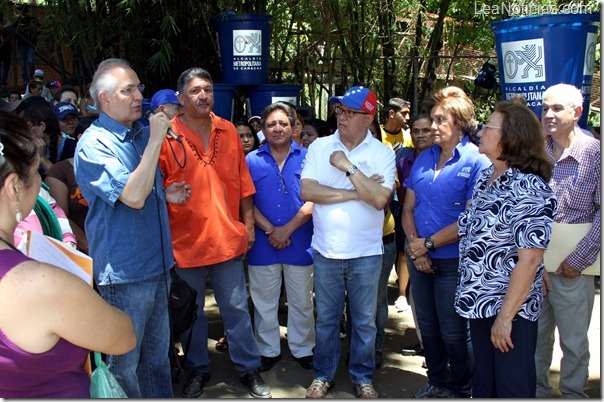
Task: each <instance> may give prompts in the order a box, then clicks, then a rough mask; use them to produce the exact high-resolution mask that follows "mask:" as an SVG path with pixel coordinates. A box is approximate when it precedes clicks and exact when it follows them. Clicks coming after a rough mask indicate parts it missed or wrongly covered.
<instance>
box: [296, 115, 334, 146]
mask: <svg viewBox="0 0 604 402" xmlns="http://www.w3.org/2000/svg"><path fill="white" fill-rule="evenodd" d="M330 134H331V133H330V131H329V126H328V125H327V122H325V121H323V120H321V119H309V120H306V122H305V123H304V127H303V128H302V132H301V133H300V139H301V141H300V145H302V146H303V147H304V148H308V147H309V146H310V144H312V143H313V141H314V140H316V139H317V138H321V137H327V136H328V135H330Z"/></svg>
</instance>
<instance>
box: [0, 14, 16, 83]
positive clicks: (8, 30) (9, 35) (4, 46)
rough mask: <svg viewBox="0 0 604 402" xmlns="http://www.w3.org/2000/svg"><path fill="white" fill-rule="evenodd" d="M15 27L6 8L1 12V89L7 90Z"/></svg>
mask: <svg viewBox="0 0 604 402" xmlns="http://www.w3.org/2000/svg"><path fill="white" fill-rule="evenodd" d="M14 36H15V26H14V24H13V21H11V18H10V17H9V16H7V15H5V10H4V7H3V8H2V9H1V10H0V87H2V88H6V86H7V84H8V72H9V71H10V65H11V56H12V54H13V38H14Z"/></svg>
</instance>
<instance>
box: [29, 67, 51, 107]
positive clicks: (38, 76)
mask: <svg viewBox="0 0 604 402" xmlns="http://www.w3.org/2000/svg"><path fill="white" fill-rule="evenodd" d="M31 78H32V79H31V80H30V83H31V82H33V81H36V82H39V83H40V84H41V85H42V86H41V93H40V94H39V95H38V94H37V93H31V92H30V91H31V90H30V89H29V85H28V86H27V87H26V89H25V94H24V96H23V97H24V98H29V97H30V96H42V97H43V98H44V99H45V100H46V102H47V103H50V102H51V101H52V95H51V94H50V89H48V88H47V87H46V85H45V84H44V70H41V69H37V70H36V71H35V72H34V75H33V77H31ZM36 87H37V86H36Z"/></svg>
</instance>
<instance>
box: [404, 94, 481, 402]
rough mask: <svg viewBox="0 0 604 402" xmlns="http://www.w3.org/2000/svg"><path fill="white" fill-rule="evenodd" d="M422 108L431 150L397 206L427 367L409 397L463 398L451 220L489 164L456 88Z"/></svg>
mask: <svg viewBox="0 0 604 402" xmlns="http://www.w3.org/2000/svg"><path fill="white" fill-rule="evenodd" d="M425 106H426V109H428V110H430V117H431V118H432V138H433V142H434V145H432V146H431V147H430V148H428V149H426V150H425V151H423V152H422V153H421V154H420V155H419V157H418V158H417V159H416V160H415V163H414V164H413V167H412V168H411V173H410V175H409V178H408V179H407V181H406V184H407V191H406V193H405V203H404V205H403V228H404V229H405V235H406V236H407V241H408V242H409V245H408V246H407V252H408V254H409V258H410V259H411V261H410V262H411V266H410V267H409V274H410V276H411V283H412V284H413V286H412V287H411V292H412V293H413V300H414V301H415V312H416V314H417V321H418V322H419V327H420V331H421V334H422V343H423V345H424V353H425V356H426V364H427V366H428V384H426V385H425V386H424V387H423V388H421V389H420V390H419V391H418V392H417V393H416V394H415V397H416V398H437V397H441V398H442V397H445V398H446V397H458V398H459V397H469V396H470V391H471V389H472V348H471V344H470V339H469V333H468V332H469V331H468V321H467V320H466V319H465V318H462V317H460V316H459V315H457V313H456V312H455V308H454V305H453V304H454V301H455V290H456V288H457V272H458V267H459V248H458V241H457V239H458V235H457V218H458V217H459V215H460V214H461V213H462V212H463V211H464V209H465V208H466V206H467V205H469V203H470V200H471V198H472V190H473V189H474V184H475V182H476V178H477V177H478V174H479V173H480V171H481V170H482V169H484V168H485V167H486V166H488V164H489V163H488V159H487V158H486V157H485V156H484V155H480V154H479V153H478V147H476V145H474V144H472V143H471V142H470V139H469V137H468V136H469V135H471V134H472V133H473V132H474V131H476V127H477V122H476V115H475V114H474V107H473V106H472V101H471V100H470V98H468V96H467V95H466V93H465V92H464V91H463V90H462V89H460V88H458V87H454V86H451V87H445V88H443V89H440V90H438V91H436V92H434V93H432V94H431V95H430V97H429V98H428V100H427V101H426V102H425Z"/></svg>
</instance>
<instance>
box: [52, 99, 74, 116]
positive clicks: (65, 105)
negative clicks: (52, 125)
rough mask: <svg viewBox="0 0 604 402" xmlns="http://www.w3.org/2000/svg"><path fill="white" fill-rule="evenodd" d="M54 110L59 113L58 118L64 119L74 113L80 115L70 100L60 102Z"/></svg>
mask: <svg viewBox="0 0 604 402" xmlns="http://www.w3.org/2000/svg"><path fill="white" fill-rule="evenodd" d="M53 111H54V112H55V114H56V115H57V119H59V120H63V119H64V118H65V117H66V116H67V115H70V114H73V115H74V116H78V115H79V113H78V109H76V107H75V106H73V105H72V104H71V103H69V102H59V103H57V104H56V105H55V107H54V108H53Z"/></svg>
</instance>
